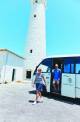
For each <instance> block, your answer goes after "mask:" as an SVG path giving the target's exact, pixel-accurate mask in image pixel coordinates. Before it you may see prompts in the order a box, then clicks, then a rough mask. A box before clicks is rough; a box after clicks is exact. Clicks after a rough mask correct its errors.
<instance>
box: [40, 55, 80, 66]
mask: <svg viewBox="0 0 80 122" xmlns="http://www.w3.org/2000/svg"><path fill="white" fill-rule="evenodd" d="M53 58H54V59H57V58H60V59H63V58H68V61H69V62H72V61H73V60H72V61H71V58H77V62H80V55H79V54H71V55H53V56H48V57H45V58H44V59H43V60H42V62H41V63H40V64H43V65H46V66H49V67H51V66H52V62H53Z"/></svg>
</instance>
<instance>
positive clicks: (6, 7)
mask: <svg viewBox="0 0 80 122" xmlns="http://www.w3.org/2000/svg"><path fill="white" fill-rule="evenodd" d="M30 9H31V8H30V1H29V0H2V1H0V48H7V49H10V50H12V51H14V52H16V53H17V54H19V55H21V56H24V54H25V53H24V51H25V44H26V38H27V37H26V34H27V31H28V24H29V17H30ZM46 40H47V55H54V54H80V0H47V8H46Z"/></svg>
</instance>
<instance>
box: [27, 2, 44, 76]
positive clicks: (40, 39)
mask: <svg viewBox="0 0 80 122" xmlns="http://www.w3.org/2000/svg"><path fill="white" fill-rule="evenodd" d="M45 8H46V0H31V16H30V23H29V30H28V36H27V45H26V61H25V68H26V78H31V76H32V74H33V72H34V69H35V68H36V67H37V65H38V64H39V63H40V62H41V61H42V59H43V58H44V57H45V56H46V26H45Z"/></svg>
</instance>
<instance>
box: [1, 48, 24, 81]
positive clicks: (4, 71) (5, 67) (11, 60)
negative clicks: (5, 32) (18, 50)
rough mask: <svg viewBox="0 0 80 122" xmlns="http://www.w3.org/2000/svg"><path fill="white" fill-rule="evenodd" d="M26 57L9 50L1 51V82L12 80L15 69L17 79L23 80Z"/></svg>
mask: <svg viewBox="0 0 80 122" xmlns="http://www.w3.org/2000/svg"><path fill="white" fill-rule="evenodd" d="M23 67H24V59H23V58H20V57H19V56H17V55H15V54H14V53H11V52H9V51H5V50H4V51H0V83H4V82H5V81H8V82H11V81H12V75H13V69H15V79H14V80H15V81H16V80H21V81H22V80H23Z"/></svg>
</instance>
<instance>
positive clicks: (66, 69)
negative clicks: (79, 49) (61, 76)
mask: <svg viewBox="0 0 80 122" xmlns="http://www.w3.org/2000/svg"><path fill="white" fill-rule="evenodd" d="M74 69H75V68H74V64H64V73H74Z"/></svg>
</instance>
